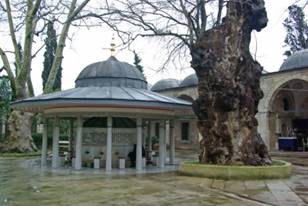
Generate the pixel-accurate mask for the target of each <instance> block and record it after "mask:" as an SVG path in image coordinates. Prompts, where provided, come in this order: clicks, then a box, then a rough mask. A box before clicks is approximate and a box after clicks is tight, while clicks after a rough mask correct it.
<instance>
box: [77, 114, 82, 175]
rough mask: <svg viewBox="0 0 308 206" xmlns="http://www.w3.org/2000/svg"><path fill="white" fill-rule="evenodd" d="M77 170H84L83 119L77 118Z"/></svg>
mask: <svg viewBox="0 0 308 206" xmlns="http://www.w3.org/2000/svg"><path fill="white" fill-rule="evenodd" d="M76 123H77V130H76V147H75V148H76V157H75V169H76V170H80V169H81V168H82V123H83V122H82V118H81V117H77V122H76Z"/></svg>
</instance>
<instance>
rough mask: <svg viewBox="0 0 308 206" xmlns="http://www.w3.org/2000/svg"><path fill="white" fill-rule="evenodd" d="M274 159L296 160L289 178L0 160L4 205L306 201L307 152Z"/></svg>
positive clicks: (241, 205)
mask: <svg viewBox="0 0 308 206" xmlns="http://www.w3.org/2000/svg"><path fill="white" fill-rule="evenodd" d="M177 157H178V159H177V160H178V161H180V160H183V159H189V160H191V159H197V157H198V155H197V154H196V153H194V152H191V151H180V152H178V153H177ZM273 157H274V158H276V159H284V160H287V161H289V162H292V163H294V166H293V175H292V177H291V178H290V179H282V180H258V181H224V180H212V179H206V178H198V177H185V176H179V175H177V173H176V172H172V170H173V169H172V170H170V171H168V170H166V171H165V172H166V173H162V174H134V173H133V172H128V173H127V174H126V175H123V174H115V175H110V174H106V173H105V174H103V173H100V172H97V171H96V172H95V171H94V170H90V169H85V170H82V171H81V172H78V171H73V172H63V171H69V170H62V172H59V171H61V170H59V171H53V170H46V169H45V170H41V169H40V168H39V167H38V166H37V164H34V162H36V161H33V160H31V159H0V205H1V206H2V205H3V206H30V205H31V206H32V205H45V206H54V205H55V206H62V205H65V206H66V205H67V206H69V205H74V206H75V205H77V206H96V205H108V206H109V205H140V206H141V205H142V206H143V205H149V206H150V205H151V206H152V205H176V206H187V205H189V206H194V205H196V206H198V205H225V206H227V205H230V206H233V205H234V206H250V205H265V206H266V205H277V206H278V205H279V206H280V205H282V206H289V205H290V206H293V205H294V206H295V205H296V206H297V205H299V206H301V205H308V154H307V153H299V154H296V153H293V154H292V153H291V154H288V153H274V154H273ZM83 171H84V172H83ZM91 171H93V172H92V173H91Z"/></svg>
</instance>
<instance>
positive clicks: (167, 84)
mask: <svg viewBox="0 0 308 206" xmlns="http://www.w3.org/2000/svg"><path fill="white" fill-rule="evenodd" d="M179 85H180V81H179V80H177V79H162V80H159V81H158V82H156V83H155V84H154V85H153V86H152V88H151V91H161V90H165V89H171V88H175V87H179Z"/></svg>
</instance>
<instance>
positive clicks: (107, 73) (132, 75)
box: [75, 56, 147, 89]
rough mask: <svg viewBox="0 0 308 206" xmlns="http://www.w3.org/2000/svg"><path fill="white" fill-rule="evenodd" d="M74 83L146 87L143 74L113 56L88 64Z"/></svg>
mask: <svg viewBox="0 0 308 206" xmlns="http://www.w3.org/2000/svg"><path fill="white" fill-rule="evenodd" d="M75 83H76V87H89V86H95V87H103V86H118V87H130V88H136V89H147V82H146V80H145V78H144V76H143V74H142V73H141V72H140V71H139V70H138V69H137V68H135V67H134V66H133V65H130V64H128V63H126V62H120V61H118V60H117V59H116V58H115V57H114V56H111V57H110V58H109V59H107V60H106V61H103V62H96V63H93V64H90V65H88V66H87V67H86V68H84V69H83V70H82V71H81V72H80V74H79V76H78V77H77V79H76V81H75Z"/></svg>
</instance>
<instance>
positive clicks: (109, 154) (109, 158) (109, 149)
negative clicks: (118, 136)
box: [106, 116, 112, 172]
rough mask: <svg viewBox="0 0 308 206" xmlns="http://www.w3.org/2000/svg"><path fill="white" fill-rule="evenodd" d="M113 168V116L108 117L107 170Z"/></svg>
mask: <svg viewBox="0 0 308 206" xmlns="http://www.w3.org/2000/svg"><path fill="white" fill-rule="evenodd" d="M111 170H112V117H110V116H109V117H107V141H106V171H107V172H110V171H111Z"/></svg>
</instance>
